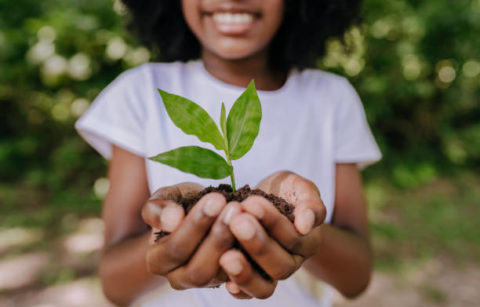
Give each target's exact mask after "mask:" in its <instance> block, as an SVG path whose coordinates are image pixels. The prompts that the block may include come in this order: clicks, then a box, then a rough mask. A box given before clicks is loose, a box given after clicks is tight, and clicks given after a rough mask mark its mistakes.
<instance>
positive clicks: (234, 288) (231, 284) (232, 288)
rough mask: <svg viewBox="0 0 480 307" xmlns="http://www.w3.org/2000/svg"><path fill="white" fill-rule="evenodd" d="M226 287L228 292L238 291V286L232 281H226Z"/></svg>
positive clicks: (236, 292)
mask: <svg viewBox="0 0 480 307" xmlns="http://www.w3.org/2000/svg"><path fill="white" fill-rule="evenodd" d="M226 287H227V290H228V292H230V293H232V294H238V293H240V287H239V286H238V285H237V284H236V283H234V282H229V283H227V284H226Z"/></svg>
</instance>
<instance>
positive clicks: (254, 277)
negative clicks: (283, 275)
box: [220, 250, 277, 299]
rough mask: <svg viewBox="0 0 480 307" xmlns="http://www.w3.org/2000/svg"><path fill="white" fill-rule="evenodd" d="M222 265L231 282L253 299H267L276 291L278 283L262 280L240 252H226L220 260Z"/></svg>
mask: <svg viewBox="0 0 480 307" xmlns="http://www.w3.org/2000/svg"><path fill="white" fill-rule="evenodd" d="M220 265H221V266H222V268H223V269H224V270H225V272H226V273H227V274H228V276H229V277H230V279H231V281H233V282H234V283H235V284H237V285H238V287H239V288H240V290H241V291H242V292H244V293H246V294H247V295H249V296H251V297H255V298H259V299H265V298H268V297H270V296H271V295H272V294H273V292H274V291H275V287H276V286H277V282H276V281H274V280H273V281H268V280H265V279H264V278H262V277H261V276H260V275H259V274H258V273H257V272H255V271H254V270H253V269H252V266H251V265H250V264H249V263H248V262H247V259H246V258H245V256H244V255H243V254H242V252H240V251H239V250H229V251H227V252H225V253H224V254H223V255H222V257H221V258H220Z"/></svg>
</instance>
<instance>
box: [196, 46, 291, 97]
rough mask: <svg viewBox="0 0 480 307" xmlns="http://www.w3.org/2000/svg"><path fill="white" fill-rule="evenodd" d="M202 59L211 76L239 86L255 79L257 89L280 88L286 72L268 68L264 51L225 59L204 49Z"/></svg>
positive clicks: (270, 89) (246, 84)
mask: <svg viewBox="0 0 480 307" xmlns="http://www.w3.org/2000/svg"><path fill="white" fill-rule="evenodd" d="M202 60H203V63H204V65H205V69H206V70H207V71H208V72H209V73H210V74H211V75H212V76H214V77H215V78H217V79H219V80H221V81H223V82H226V83H229V84H232V85H236V86H240V87H247V86H248V84H249V83H250V81H251V80H252V79H255V87H256V88H257V89H258V90H263V91H274V90H278V89H279V88H281V87H282V86H283V84H284V83H285V81H286V78H287V74H286V73H275V72H273V71H272V70H271V69H270V68H269V66H268V54H267V53H266V52H264V53H262V54H257V55H254V56H251V57H248V58H243V59H239V60H227V59H224V58H221V57H219V56H217V55H215V54H213V53H211V52H209V51H207V50H205V49H204V50H203V51H202Z"/></svg>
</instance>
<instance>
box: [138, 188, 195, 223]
mask: <svg viewBox="0 0 480 307" xmlns="http://www.w3.org/2000/svg"><path fill="white" fill-rule="evenodd" d="M201 189H202V186H201V185H198V184H196V183H190V182H185V183H180V184H176V185H173V186H168V187H163V188H160V189H158V190H156V191H155V192H154V193H153V194H152V196H151V197H150V198H149V200H148V201H147V202H146V204H145V205H144V206H143V208H142V218H143V220H144V221H145V223H147V224H148V225H150V226H151V227H152V228H155V229H158V230H163V231H167V232H172V231H174V230H175V229H176V228H177V227H178V225H179V224H180V223H181V221H182V220H183V218H184V217H185V212H184V210H183V208H182V206H181V205H180V204H179V203H178V202H179V200H180V199H181V198H182V197H184V196H186V195H188V194H191V193H196V192H198V191H200V190H201Z"/></svg>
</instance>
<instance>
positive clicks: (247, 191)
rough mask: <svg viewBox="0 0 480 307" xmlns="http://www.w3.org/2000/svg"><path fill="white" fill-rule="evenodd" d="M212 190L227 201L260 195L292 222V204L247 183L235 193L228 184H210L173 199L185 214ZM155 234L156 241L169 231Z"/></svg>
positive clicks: (239, 200) (240, 200) (242, 199)
mask: <svg viewBox="0 0 480 307" xmlns="http://www.w3.org/2000/svg"><path fill="white" fill-rule="evenodd" d="M214 192H216V193H220V194H222V195H223V196H224V197H225V199H226V200H227V203H228V202H231V201H238V202H242V201H244V200H245V199H247V197H249V196H251V195H259V196H262V197H264V198H266V199H267V200H269V201H270V202H271V203H272V204H273V205H274V206H275V208H277V210H278V211H280V213H282V214H283V215H285V216H286V217H287V218H288V219H289V220H290V222H292V223H293V209H294V208H295V207H294V206H293V205H292V204H290V203H288V202H287V201H285V200H284V199H283V198H281V197H278V196H275V195H273V194H269V193H265V192H264V191H262V190H260V189H253V190H252V189H251V188H250V186H249V185H248V184H247V185H244V186H243V187H241V188H240V189H238V190H237V191H236V192H235V193H233V190H232V187H231V186H230V185H229V184H221V185H219V186H218V187H212V186H210V187H207V188H205V189H203V190H201V191H200V192H198V193H195V194H192V195H189V196H187V197H182V198H179V199H175V201H176V202H177V203H179V204H181V205H182V207H183V210H185V214H188V212H190V210H191V209H192V208H193V206H195V204H196V203H197V202H198V201H199V200H200V198H202V197H203V196H204V195H206V194H208V193H214ZM155 234H156V235H157V238H156V241H158V240H159V239H160V238H162V237H164V236H166V235H168V234H169V233H168V232H166V231H158V232H156V233H155Z"/></svg>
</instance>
